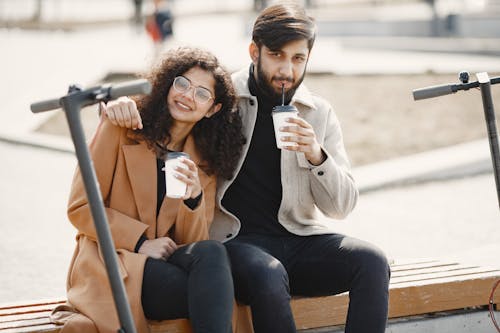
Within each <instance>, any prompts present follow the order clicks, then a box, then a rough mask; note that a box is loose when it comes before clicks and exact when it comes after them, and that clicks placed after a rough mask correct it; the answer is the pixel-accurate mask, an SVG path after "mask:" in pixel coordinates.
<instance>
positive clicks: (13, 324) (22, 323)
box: [0, 316, 52, 330]
mask: <svg viewBox="0 0 500 333" xmlns="http://www.w3.org/2000/svg"><path fill="white" fill-rule="evenodd" d="M47 324H52V323H51V322H50V319H49V317H48V316H45V317H38V318H30V319H24V320H16V321H9V322H6V323H4V322H2V323H0V330H7V329H11V328H12V329H13V328H21V327H28V326H30V327H36V326H40V325H47Z"/></svg>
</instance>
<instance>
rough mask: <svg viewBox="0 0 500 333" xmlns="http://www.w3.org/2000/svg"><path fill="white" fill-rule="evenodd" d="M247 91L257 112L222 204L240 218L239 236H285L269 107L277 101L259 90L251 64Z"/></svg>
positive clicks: (278, 152) (277, 151)
mask: <svg viewBox="0 0 500 333" xmlns="http://www.w3.org/2000/svg"><path fill="white" fill-rule="evenodd" d="M248 85H249V88H250V93H251V94H252V95H253V96H256V97H257V101H258V112H257V120H256V123H255V128H254V131H253V135H252V140H251V142H250V147H249V149H248V153H247V155H246V158H245V161H244V162H243V165H242V167H241V170H240V172H239V173H238V176H237V177H236V179H235V181H234V182H233V183H232V184H231V186H230V187H229V189H228V190H227V192H226V194H225V195H224V198H223V199H222V205H223V206H224V207H226V208H227V209H228V210H229V211H230V212H231V213H233V214H234V215H236V216H237V217H238V218H239V219H240V221H241V230H240V235H245V234H266V235H276V236H279V235H287V234H289V232H288V231H287V230H286V229H285V228H284V227H283V226H282V225H281V224H280V223H279V222H278V210H279V207H280V204H281V196H282V187H281V169H280V165H281V150H280V149H278V148H277V147H276V140H275V138H274V127H273V120H272V117H271V111H272V108H273V107H274V106H275V105H277V104H276V103H279V102H280V101H279V100H278V101H276V100H271V99H270V98H268V97H267V96H265V95H264V94H262V93H261V90H260V89H259V87H258V85H257V83H256V82H255V79H254V75H253V66H251V67H250V77H249V79H248Z"/></svg>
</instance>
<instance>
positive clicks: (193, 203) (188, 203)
mask: <svg viewBox="0 0 500 333" xmlns="http://www.w3.org/2000/svg"><path fill="white" fill-rule="evenodd" d="M202 194H203V192H201V193H200V195H198V196H197V197H196V198H194V199H193V198H189V199H186V200H184V204H185V205H186V206H188V207H189V208H190V209H191V210H194V209H195V208H196V206H198V204H199V203H200V200H201V196H202Z"/></svg>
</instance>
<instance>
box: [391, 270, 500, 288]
mask: <svg viewBox="0 0 500 333" xmlns="http://www.w3.org/2000/svg"><path fill="white" fill-rule="evenodd" d="M495 277H496V278H498V277H500V271H498V270H492V271H484V272H483V271H478V272H468V273H465V272H462V274H460V273H456V274H442V275H441V276H440V275H438V274H436V275H434V276H425V277H421V278H419V279H415V278H411V277H409V278H408V279H404V280H398V279H394V281H391V283H390V284H391V287H392V286H397V287H398V288H403V287H412V286H414V287H418V286H422V285H427V284H430V285H432V284H437V283H440V284H442V283H450V284H452V283H455V282H460V281H464V280H473V281H475V280H480V279H489V278H495ZM493 280H494V279H493ZM450 287H451V286H450Z"/></svg>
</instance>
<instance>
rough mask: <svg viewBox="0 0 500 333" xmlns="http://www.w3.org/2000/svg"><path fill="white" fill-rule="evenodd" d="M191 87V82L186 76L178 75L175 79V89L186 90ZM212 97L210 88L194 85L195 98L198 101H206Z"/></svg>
mask: <svg viewBox="0 0 500 333" xmlns="http://www.w3.org/2000/svg"><path fill="white" fill-rule="evenodd" d="M190 88H191V82H190V81H189V80H188V79H187V78H185V77H184V76H178V77H176V78H175V79H174V89H175V90H177V91H178V92H182V93H184V92H186V91H188V90H189V89H190ZM211 98H212V94H211V93H210V91H208V89H206V88H203V87H194V99H195V101H196V102H198V103H206V102H208V101H209V100H210V99H211Z"/></svg>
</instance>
